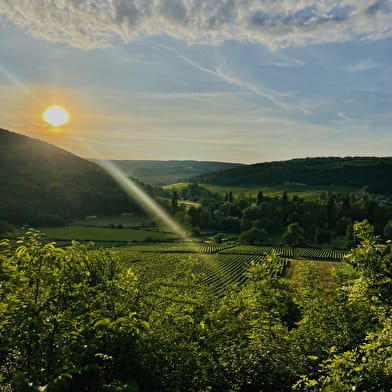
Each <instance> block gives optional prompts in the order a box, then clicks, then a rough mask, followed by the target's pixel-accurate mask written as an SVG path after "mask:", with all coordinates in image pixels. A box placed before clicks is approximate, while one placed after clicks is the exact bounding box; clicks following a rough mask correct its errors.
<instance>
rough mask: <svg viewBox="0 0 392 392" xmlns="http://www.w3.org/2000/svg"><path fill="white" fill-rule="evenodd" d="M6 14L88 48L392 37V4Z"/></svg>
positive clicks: (186, 2)
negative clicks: (166, 40) (143, 41)
mask: <svg viewBox="0 0 392 392" xmlns="http://www.w3.org/2000/svg"><path fill="white" fill-rule="evenodd" d="M0 13H2V14H4V15H5V16H6V17H7V18H8V19H9V20H10V21H12V22H14V23H15V24H18V25H19V26H21V27H23V28H25V29H26V30H27V31H28V32H29V33H31V34H32V35H33V36H35V37H38V38H43V39H46V40H48V41H52V42H66V43H69V44H71V45H73V46H77V47H81V48H96V47H105V46H108V45H111V44H112V42H113V40H114V39H116V38H117V37H120V38H121V39H123V40H124V41H126V42H129V41H131V40H133V39H135V38H136V37H138V36H140V35H145V34H147V35H157V34H162V33H164V34H168V35H170V36H172V37H175V38H178V39H185V40H188V41H193V42H204V43H209V44H217V43H220V42H222V41H224V40H226V39H232V40H252V41H258V42H261V43H263V44H265V45H266V46H268V47H270V48H280V47H287V46H293V45H294V46H298V45H305V44H308V43H323V42H344V41H350V40H355V39H366V40H375V39H381V38H386V37H391V36H392V24H391V23H390V22H391V15H392V1H391V0H372V1H370V0H345V1H333V0H306V1H297V0H285V1H281V2H276V1H275V0H261V1H260V0H221V1H211V0H198V1H192V0H176V1H173V0H78V1H75V0H59V1H53V0H40V1H31V0H2V4H1V9H0Z"/></svg>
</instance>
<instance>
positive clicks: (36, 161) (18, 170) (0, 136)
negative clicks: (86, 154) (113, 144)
mask: <svg viewBox="0 0 392 392" xmlns="http://www.w3.org/2000/svg"><path fill="white" fill-rule="evenodd" d="M0 184H1V192H0V217H1V219H4V220H6V221H8V222H10V223H17V224H21V223H27V222H28V223H30V224H53V223H54V224H56V223H61V222H62V221H63V220H64V219H69V218H75V217H83V216H87V215H92V214H97V213H113V212H122V211H126V210H129V209H134V208H135V207H134V204H133V203H132V202H130V201H129V198H128V197H127V196H126V194H125V193H124V192H123V191H122V189H121V188H120V187H119V186H118V185H117V184H116V183H115V182H114V181H113V180H112V178H111V177H110V176H109V175H108V174H107V173H105V172H104V170H103V169H101V168H100V167H98V166H97V165H96V164H94V163H92V162H89V161H87V160H85V159H82V158H79V157H77V156H75V155H73V154H71V153H69V152H67V151H64V150H62V149H59V148H57V147H55V146H53V145H50V144H48V143H45V142H42V141H39V140H37V139H33V138H30V137H27V136H23V135H19V134H16V133H12V132H9V131H6V130H2V129H0Z"/></svg>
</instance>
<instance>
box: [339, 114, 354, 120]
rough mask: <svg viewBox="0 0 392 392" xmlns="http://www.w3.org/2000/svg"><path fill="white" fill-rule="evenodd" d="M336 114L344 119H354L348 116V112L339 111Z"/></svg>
mask: <svg viewBox="0 0 392 392" xmlns="http://www.w3.org/2000/svg"><path fill="white" fill-rule="evenodd" d="M336 115H337V116H338V117H340V118H342V119H343V120H346V121H353V119H352V118H351V117H349V116H347V115H346V114H344V113H342V112H337V113H336Z"/></svg>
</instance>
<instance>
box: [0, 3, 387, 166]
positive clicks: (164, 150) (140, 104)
mask: <svg viewBox="0 0 392 392" xmlns="http://www.w3.org/2000/svg"><path fill="white" fill-rule="evenodd" d="M0 34H1V39H0V119H1V121H0V128H4V129H8V130H11V131H14V132H18V133H23V134H25V135H29V136H32V137H36V138H39V139H42V140H46V141H48V142H50V143H53V144H55V145H57V146H59V147H61V148H64V149H66V150H68V151H70V152H72V153H74V154H77V155H79V156H82V157H88V158H107V159H159V160H171V159H175V160H182V159H193V160H209V161H227V162H242V163H256V162H265V161H272V160H285V159H291V158H299V157H313V156H359V155H361V156H362V155H371V156H391V155H392V154H391V151H392V133H391V122H392V108H391V104H392V93H391V92H392V72H391V70H392V67H391V66H392V0H341V1H337V0H333V1H332V0H281V1H279V2H277V1H275V0H56V1H52V0H35V1H34V0H0ZM54 104H56V105H61V106H63V107H64V108H66V109H67V111H68V112H69V113H70V115H71V120H70V121H69V122H68V123H67V124H66V125H64V126H62V127H59V128H56V129H54V128H53V127H51V126H50V125H49V124H47V123H45V121H44V120H43V119H42V113H43V112H44V111H45V109H46V108H47V107H49V106H51V105H54Z"/></svg>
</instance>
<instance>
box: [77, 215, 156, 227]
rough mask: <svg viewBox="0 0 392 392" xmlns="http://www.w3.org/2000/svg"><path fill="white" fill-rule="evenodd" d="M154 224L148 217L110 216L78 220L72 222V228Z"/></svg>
mask: <svg viewBox="0 0 392 392" xmlns="http://www.w3.org/2000/svg"><path fill="white" fill-rule="evenodd" d="M153 223H154V221H153V218H152V217H151V216H148V215H110V216H97V217H91V218H85V219H78V220H75V221H73V222H72V226H102V227H103V226H106V227H110V226H111V225H115V226H118V225H122V226H123V227H139V226H150V225H152V224H153Z"/></svg>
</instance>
